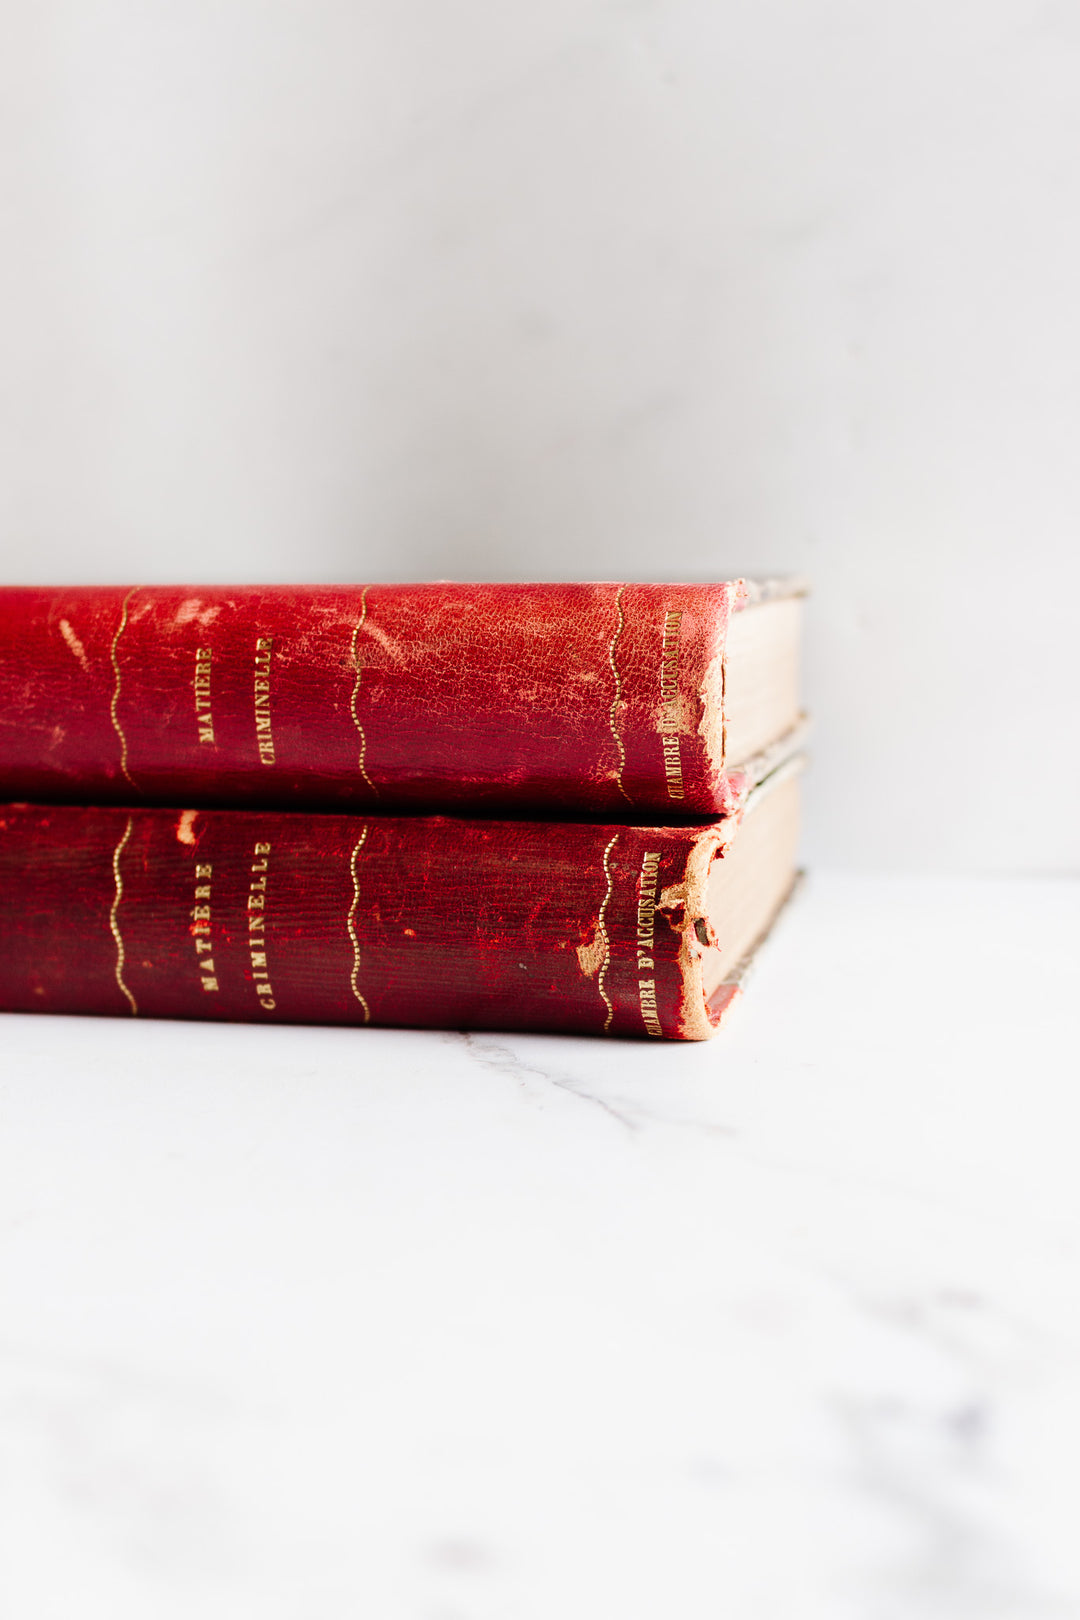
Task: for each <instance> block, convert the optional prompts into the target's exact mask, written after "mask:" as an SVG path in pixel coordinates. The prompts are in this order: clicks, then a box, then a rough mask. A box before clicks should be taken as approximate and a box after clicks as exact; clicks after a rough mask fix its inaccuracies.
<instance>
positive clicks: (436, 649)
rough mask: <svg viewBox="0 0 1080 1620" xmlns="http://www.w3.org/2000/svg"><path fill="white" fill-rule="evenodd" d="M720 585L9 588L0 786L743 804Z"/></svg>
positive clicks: (134, 793)
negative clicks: (726, 686) (733, 756)
mask: <svg viewBox="0 0 1080 1620" xmlns="http://www.w3.org/2000/svg"><path fill="white" fill-rule="evenodd" d="M739 591H740V586H739V585H738V584H737V583H728V584H719V585H715V584H714V585H636V584H617V583H613V584H599V585H460V584H427V585H366V586H363V585H357V586H317V587H310V588H300V587H296V586H264V587H253V586H242V587H236V588H227V587H220V586H214V587H205V588H204V587H195V586H183V587H180V586H178V587H166V586H150V587H131V588H126V587H93V588H77V589H76V588H71V589H56V588H48V589H44V588H27V587H21V588H5V589H2V590H0V783H2V785H3V788H4V791H5V793H7V794H9V795H11V796H12V797H21V798H26V799H31V800H32V799H53V800H60V801H67V802H73V803H85V802H90V801H94V802H106V803H128V802H132V803H145V804H154V803H157V804H168V803H177V802H184V801H190V800H196V801H198V802H201V803H206V804H225V805H228V804H233V805H245V804H247V805H279V806H281V807H283V808H292V807H294V806H295V807H310V808H322V809H331V810H332V809H337V808H342V809H344V808H348V809H350V810H355V811H360V812H368V811H380V812H383V813H385V812H387V811H392V810H418V809H428V810H430V809H447V810H451V811H455V810H459V809H460V810H462V811H464V812H469V811H470V810H472V811H475V812H476V813H477V814H482V815H491V814H500V813H504V812H508V813H526V812H535V813H536V814H538V815H545V814H558V815H560V816H565V815H573V814H581V815H587V816H606V817H608V818H610V819H611V820H613V821H614V820H620V821H632V820H635V819H638V820H648V819H653V818H655V819H658V820H664V819H671V818H677V817H678V816H681V815H686V816H695V815H696V816H712V815H717V814H725V813H729V812H730V811H732V810H733V809H734V808H735V807H736V805H737V804H738V803H739V802H740V800H741V798H742V796H743V794H744V791H745V788H746V786H747V783H746V781H745V780H744V779H743V778H742V777H740V776H739V775H737V774H726V773H725V769H724V752H723V747H724V744H723V712H722V710H723V693H722V686H723V651H724V638H725V632H726V628H727V623H728V617H729V614H730V612H731V610H732V608H733V606H734V605H735V603H736V600H737V598H738V595H739Z"/></svg>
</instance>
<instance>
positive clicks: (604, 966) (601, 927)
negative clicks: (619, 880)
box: [596, 833, 619, 1035]
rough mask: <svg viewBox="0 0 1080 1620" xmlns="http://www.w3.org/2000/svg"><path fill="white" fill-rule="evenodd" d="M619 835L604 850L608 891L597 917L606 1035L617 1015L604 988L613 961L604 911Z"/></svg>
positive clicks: (608, 895) (598, 982)
mask: <svg viewBox="0 0 1080 1620" xmlns="http://www.w3.org/2000/svg"><path fill="white" fill-rule="evenodd" d="M618 836H619V835H618V833H616V834H615V837H614V838H612V839H611V841H610V842H609V844H608V846H607V848H606V849H605V851H604V876H605V878H606V879H607V892H606V894H605V895H604V898H603V900H602V902H601V905H600V915H599V916H598V917H597V919H596V932H597V933H598V934H599V935H600V938H601V939H602V940H603V942H604V960H603V961H602V962H601V964H600V972H599V974H598V975H597V979H596V988H597V989H598V990H599V992H600V994H601V995H602V996H603V998H604V1006H605V1007H606V1008H607V1017H606V1018H605V1019H604V1034H605V1035H606V1034H607V1032H608V1030H609V1029H610V1028H611V1020H612V1019H613V1018H614V1016H615V1008H614V1007H613V1006H612V1004H611V997H610V996H609V995H608V993H607V990H606V989H605V988H604V979H605V977H606V976H607V970H608V963H609V962H610V961H611V941H610V940H609V938H608V931H607V924H606V923H605V921H604V913H605V912H606V911H607V908H608V901H609V900H610V899H611V889H612V881H613V880H612V876H611V868H610V867H609V865H608V856H609V855H610V854H611V851H612V849H613V848H614V845H615V839H616V838H618Z"/></svg>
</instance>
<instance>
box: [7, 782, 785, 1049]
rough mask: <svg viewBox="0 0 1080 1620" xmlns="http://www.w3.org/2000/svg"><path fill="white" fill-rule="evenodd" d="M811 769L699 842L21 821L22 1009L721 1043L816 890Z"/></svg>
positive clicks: (157, 813)
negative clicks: (741, 997)
mask: <svg viewBox="0 0 1080 1620" xmlns="http://www.w3.org/2000/svg"><path fill="white" fill-rule="evenodd" d="M797 767H798V762H797V761H796V762H792V763H791V764H790V765H789V766H787V767H785V768H784V769H782V770H780V771H778V772H776V773H775V774H774V775H773V776H772V777H770V778H768V779H767V780H766V781H765V782H763V783H762V784H761V785H760V786H759V787H758V788H757V789H756V790H755V791H754V793H753V794H752V795H751V797H750V799H749V800H748V802H747V805H746V807H745V809H744V810H743V811H742V813H741V815H739V816H733V817H729V818H726V819H724V820H721V821H714V822H710V823H708V824H706V825H702V824H700V823H699V824H696V825H694V826H682V827H670V826H668V827H632V826H615V825H603V826H601V825H596V824H594V823H583V822H525V821H521V822H517V821H476V820H459V819H457V818H451V817H444V816H433V817H403V816H385V817H383V816H369V817H366V818H363V817H359V816H343V815H314V814H306V813H304V814H300V813H296V812H288V813H278V812H271V811H255V812H252V811H246V810H244V811H240V810H217V809H214V810H171V809H160V808H146V807H144V808H136V809H131V810H127V809H116V808H113V807H101V806H93V807H83V806H71V805H25V804H19V805H5V806H3V807H0V892H2V894H3V897H4V905H3V916H2V920H0V1009H2V1010H4V1011H9V1012H50V1013H96V1014H106V1015H109V1014H111V1015H118V1016H127V1017H158V1018H209V1019H215V1018H216V1019H246V1020H251V1021H258V1022H260V1023H262V1022H266V1023H273V1022H274V1021H275V1020H281V1021H285V1022H291V1023H326V1024H368V1023H370V1024H388V1025H400V1026H410V1027H428V1028H432V1027H433V1028H443V1029H465V1028H468V1029H516V1030H552V1031H568V1032H574V1033H578V1034H593V1035H622V1036H642V1037H653V1038H661V1039H663V1038H666V1039H669V1040H703V1039H706V1038H707V1037H708V1036H710V1035H711V1034H712V1033H713V1032H714V1030H715V1029H716V1028H717V1027H718V1025H719V1024H720V1022H721V1020H722V1018H723V1017H724V1015H725V1013H726V1012H727V1011H728V1009H729V1008H730V1006H731V1004H732V1002H733V1001H734V1000H735V998H736V997H737V995H738V992H739V986H740V983H741V980H742V977H743V974H744V972H745V969H746V967H747V965H748V963H749V959H750V957H751V956H752V954H753V951H754V949H755V948H756V946H757V945H758V943H759V942H760V941H761V940H762V938H763V937H764V935H765V934H766V933H767V932H768V929H769V927H770V926H771V924H772V922H773V919H774V918H775V916H776V915H777V913H778V912H779V910H780V908H781V907H782V905H783V903H784V900H785V899H786V897H787V895H788V893H789V892H790V890H791V888H792V885H793V883H794V880H795V852H796V841H797V834H798V786H799V784H798V769H797Z"/></svg>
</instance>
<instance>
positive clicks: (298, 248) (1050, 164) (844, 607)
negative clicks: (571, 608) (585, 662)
mask: <svg viewBox="0 0 1080 1620" xmlns="http://www.w3.org/2000/svg"><path fill="white" fill-rule="evenodd" d="M1078 158H1080V7H1078V6H1076V5H1075V4H1073V3H1071V0H908V3H907V4H905V5H903V6H894V5H887V4H884V3H882V0H878V3H876V4H874V3H871V0H862V3H859V0H755V3H754V4H751V5H746V4H743V5H736V4H735V3H734V0H663V3H660V0H543V3H542V4H537V3H535V0H516V3H515V0H354V3H351V4H350V3H347V0H159V3H155V4H153V5H146V4H144V3H137V0H21V3H16V0H3V4H0V571H2V574H3V577H5V578H7V579H8V580H13V581H31V580H48V579H57V580H61V579H73V578H78V579H83V580H118V581H119V580H124V581H133V580H141V581H151V580H166V579H180V578H182V579H185V580H199V579H201V580H207V581H210V580H222V579H244V578H248V579H259V578H261V579H304V578H309V579H313V580H329V579H356V580H360V579H364V580H366V579H392V578H395V577H397V578H402V579H406V578H421V577H425V576H441V577H453V576H457V577H466V578H467V577H476V578H479V577H505V578H522V577H530V576H531V577H536V578H560V577H563V578H590V577H600V578H613V577H629V578H648V577H672V578H711V577H716V576H723V575H726V574H727V573H729V572H731V571H739V570H742V571H747V572H753V571H761V570H764V569H769V570H775V569H784V570H791V569H794V570H798V571H800V572H805V573H807V574H809V575H810V576H811V577H812V579H813V582H814V585H815V589H816V595H815V598H814V602H813V611H812V628H811V636H810V645H809V649H808V657H807V680H808V685H809V690H810V695H811V701H812V704H813V707H814V709H815V710H816V713H817V718H818V729H817V743H816V769H815V772H814V776H813V779H812V792H811V803H810V811H809V826H808V837H807V855H808V857H809V858H810V859H811V860H813V861H816V862H819V863H832V864H853V865H897V866H901V867H915V866H929V867H936V868H956V869H968V870H990V869H997V870H1003V871H1008V870H1016V869H1021V868H1022V869H1028V870H1036V871H1038V870H1045V871H1051V870H1062V869H1075V868H1076V867H1077V865H1078V864H1080V783H1078V775H1077V764H1076V754H1077V748H1076V741H1077V722H1076V718H1075V715H1076V699H1077V696H1078V693H1077V686H1078V682H1077V673H1076V670H1077V640H1078V633H1077V623H1078V618H1077V602H1078V600H1080V456H1078V453H1077V445H1078V428H1080V215H1078V208H1077V203H1078V184H1080V164H1078Z"/></svg>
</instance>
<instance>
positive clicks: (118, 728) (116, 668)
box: [109, 585, 139, 787]
mask: <svg viewBox="0 0 1080 1620" xmlns="http://www.w3.org/2000/svg"><path fill="white" fill-rule="evenodd" d="M138 588H139V587H138V586H137V585H133V586H132V587H131V589H130V590H129V591H128V593H127V595H126V596H125V597H124V602H123V606H122V607H121V609H120V623H119V624H118V625H117V627H116V634H115V635H114V636H113V638H112V646H111V647H110V649H109V656H110V658H111V660H112V667H113V694H112V701H111V703H110V704H109V718H110V719H111V720H112V724H113V730H114V731H115V732H116V735H117V736H118V737H119V739H120V769H121V770H122V771H123V773H124V776H125V777H126V779H127V781H128V783H129V784H130V786H131V787H135V785H136V784H135V781H134V778H133V777H132V774H131V772H130V771H129V770H128V747H127V738H126V737H125V735H124V728H123V726H122V725H121V724H120V716H119V715H118V713H117V710H116V706H117V704H118V703H119V701H120V685H121V680H122V677H121V674H120V660H119V658H118V657H117V655H116V649H117V647H118V646H119V643H120V637H121V636H122V635H123V633H124V631H125V629H126V628H127V622H128V603H129V602H130V601H131V598H132V597H133V596H134V595H135V592H136V591H137V590H138Z"/></svg>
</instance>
